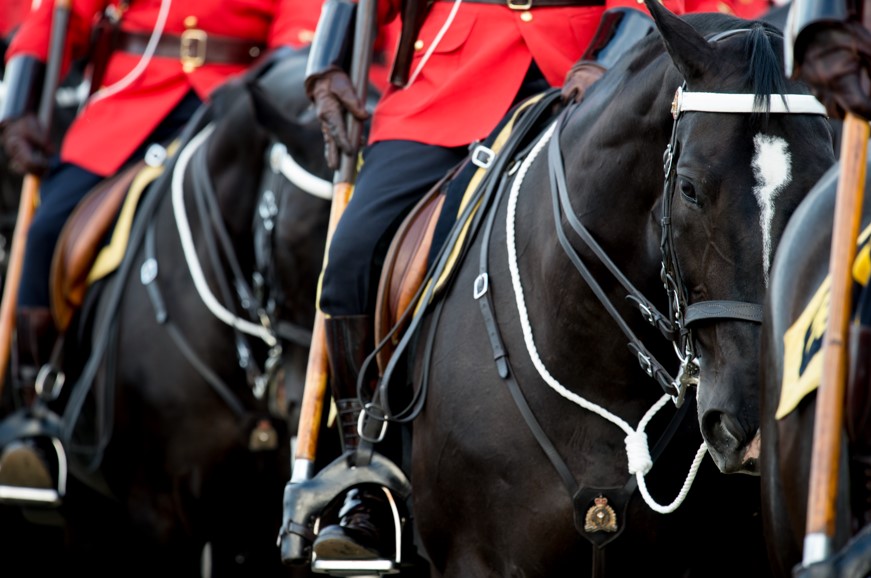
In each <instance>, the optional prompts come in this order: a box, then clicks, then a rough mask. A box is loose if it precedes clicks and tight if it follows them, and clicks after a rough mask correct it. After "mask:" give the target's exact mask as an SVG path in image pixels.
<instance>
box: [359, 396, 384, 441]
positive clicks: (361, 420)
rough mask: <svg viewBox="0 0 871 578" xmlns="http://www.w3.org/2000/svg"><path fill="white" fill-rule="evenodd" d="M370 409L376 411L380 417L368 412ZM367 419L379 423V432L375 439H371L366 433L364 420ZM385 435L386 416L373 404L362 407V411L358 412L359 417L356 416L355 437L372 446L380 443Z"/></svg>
mask: <svg viewBox="0 0 871 578" xmlns="http://www.w3.org/2000/svg"><path fill="white" fill-rule="evenodd" d="M372 409H376V410H377V411H378V412H379V413H380V414H381V415H378V416H375V415H372V414H371V413H370V412H371V410H372ZM367 419H376V420H379V421H380V422H381V431H379V432H378V435H377V436H376V437H372V436H370V435H368V434H367V433H366V425H365V424H366V420H367ZM386 433H387V416H385V415H384V412H383V411H382V410H381V408H380V407H378V406H376V405H375V404H374V403H372V402H369V403H367V404H366V405H364V406H363V410H362V411H361V412H360V415H358V416H357V435H359V436H360V439H362V440H365V441H367V442H369V443H372V444H377V443H380V442H381V441H382V440H383V439H384V435H385V434H386Z"/></svg>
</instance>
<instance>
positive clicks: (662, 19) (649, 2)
mask: <svg viewBox="0 0 871 578" xmlns="http://www.w3.org/2000/svg"><path fill="white" fill-rule="evenodd" d="M644 3H645V5H646V6H647V9H648V10H649V11H650V14H651V16H653V20H654V22H656V27H657V28H658V29H659V32H660V34H661V35H662V40H663V42H664V43H665V49H666V50H668V53H669V55H671V59H672V60H673V61H674V64H675V66H677V69H678V70H679V71H680V72H681V74H683V76H684V78H685V79H687V80H689V79H692V78H699V77H701V76H702V75H703V74H704V72H705V71H706V70H709V69H710V67H711V66H712V65H713V63H714V62H715V58H714V47H713V46H711V45H710V44H709V43H708V41H707V40H705V39H704V37H702V35H701V34H699V33H698V32H696V30H695V28H693V27H692V26H690V25H689V23H687V22H686V21H684V20H682V19H681V18H679V17H678V16H677V15H676V14H674V13H673V12H671V11H670V10H669V9H668V8H666V7H665V6H663V5H662V4H660V2H659V0H645V2H644Z"/></svg>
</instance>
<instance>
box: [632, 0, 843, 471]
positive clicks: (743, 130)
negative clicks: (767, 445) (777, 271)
mask: <svg viewBox="0 0 871 578" xmlns="http://www.w3.org/2000/svg"><path fill="white" fill-rule="evenodd" d="M648 6H649V8H650V11H651V13H652V14H653V16H654V19H655V20H656V22H657V26H658V28H659V30H660V32H661V34H662V38H663V41H664V44H665V46H666V49H667V51H668V53H669V55H670V56H671V60H672V62H673V64H674V67H675V69H676V71H675V73H673V74H666V77H665V78H666V86H665V89H666V90H667V91H674V90H675V89H678V88H679V87H682V88H681V92H680V93H679V95H678V96H676V97H675V102H674V104H673V114H674V119H675V120H674V125H673V133H672V134H673V136H672V139H671V144H670V145H669V149H668V151H667V155H666V170H667V175H666V185H665V192H664V195H663V201H662V212H661V214H662V228H663V235H662V238H663V243H662V245H663V255H664V258H663V264H664V275H665V277H666V279H667V284H670V285H672V286H673V288H674V290H673V291H671V292H670V296H669V300H670V301H671V302H672V303H673V305H674V307H670V310H671V311H672V314H673V316H674V317H675V321H676V325H677V326H678V327H680V328H682V329H683V330H685V331H688V333H686V334H685V336H684V338H683V339H682V340H681V341H680V342H679V347H678V348H679V349H680V350H682V351H681V352H680V353H681V355H684V356H688V357H692V356H697V358H698V365H699V368H700V375H699V383H698V394H697V399H698V409H699V420H700V425H701V429H702V434H703V436H704V438H705V440H706V442H707V444H708V450H709V452H710V454H711V456H712V457H713V458H714V461H715V462H716V463H717V466H718V467H719V468H720V470H721V471H723V472H744V473H757V471H758V469H757V463H756V460H757V456H758V448H759V439H758V437H757V432H758V427H759V401H758V400H759V348H760V326H759V320H761V307H760V305H761V304H762V303H763V301H764V299H765V294H766V289H767V286H768V276H769V267H770V265H771V262H772V257H773V255H774V250H775V248H776V247H777V244H778V241H779V240H780V237H781V235H782V233H783V231H784V228H785V226H786V223H787V221H788V219H789V218H790V216H791V215H792V213H793V211H794V210H795V208H796V207H797V206H798V204H799V202H800V201H801V200H802V199H803V198H804V196H805V195H806V193H807V192H808V191H809V190H810V188H811V187H812V186H813V184H814V183H815V182H816V181H817V180H818V179H819V177H820V176H821V175H822V174H823V173H824V172H825V171H826V169H828V168H829V167H830V166H831V165H832V163H833V162H834V160H835V159H834V154H833V148H832V133H831V129H830V126H829V124H828V122H827V121H826V119H825V117H824V116H822V115H821V114H819V113H813V112H811V111H812V110H813V107H814V103H813V101H811V100H810V99H809V97H807V96H804V95H809V94H810V91H809V90H808V88H807V87H805V86H803V85H801V84H798V83H795V82H791V81H789V80H787V79H786V76H785V74H784V69H783V62H782V57H781V55H782V53H783V46H782V45H783V39H782V37H781V35H780V33H779V32H777V31H776V30H775V29H774V28H772V27H770V26H768V25H766V24H762V23H759V22H748V21H742V20H738V19H733V18H729V17H714V16H712V15H692V16H688V17H686V18H685V19H680V18H677V17H676V16H674V15H673V14H671V13H669V12H668V11H667V10H665V9H664V8H662V7H661V6H659V4H658V3H657V2H649V3H648ZM699 93H703V94H699ZM785 95H788V96H785ZM805 106H807V107H808V108H807V109H804V108H802V107H805ZM802 110H806V111H808V112H806V113H802V112H801V111H802ZM669 169H670V170H669ZM675 313H676V316H675Z"/></svg>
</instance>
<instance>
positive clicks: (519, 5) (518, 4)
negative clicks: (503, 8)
mask: <svg viewBox="0 0 871 578" xmlns="http://www.w3.org/2000/svg"><path fill="white" fill-rule="evenodd" d="M505 3H506V4H507V5H508V7H509V8H511V9H512V10H529V9H530V8H532V0H520V1H515V0H505Z"/></svg>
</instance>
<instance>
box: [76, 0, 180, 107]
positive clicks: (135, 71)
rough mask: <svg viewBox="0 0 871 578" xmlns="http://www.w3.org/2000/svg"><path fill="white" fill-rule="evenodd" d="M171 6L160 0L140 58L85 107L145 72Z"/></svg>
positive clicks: (119, 88)
mask: <svg viewBox="0 0 871 578" xmlns="http://www.w3.org/2000/svg"><path fill="white" fill-rule="evenodd" d="M170 6H172V0H161V2H160V11H159V12H158V14H157V21H156V22H155V23H154V28H153V29H152V32H151V37H150V38H149V39H148V44H146V45H145V50H144V51H143V53H142V58H140V59H139V61H138V62H137V63H136V66H134V67H133V68H132V69H131V70H130V72H128V73H127V74H126V75H125V76H124V78H122V79H121V80H119V81H118V82H116V83H115V84H113V85H111V86H107V87H105V88H99V87H97V88H99V90H97V91H96V92H95V93H94V94H93V95H92V96H91V98H90V100H89V101H88V102H86V103H85V107H87V106H88V105H89V104H93V103H95V102H97V101H98V100H101V99H103V98H106V97H108V96H112V95H114V94H118V93H119V92H121V91H122V90H124V89H125V88H127V87H128V86H130V85H131V84H133V81H134V80H136V79H137V78H139V76H140V75H141V74H142V73H143V72H144V71H145V68H146V67H147V66H148V64H149V63H150V62H151V57H152V56H154V51H155V50H157V43H158V42H159V41H160V37H161V36H162V35H163V29H164V27H165V26H166V19H167V17H168V16H169V7H170Z"/></svg>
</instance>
